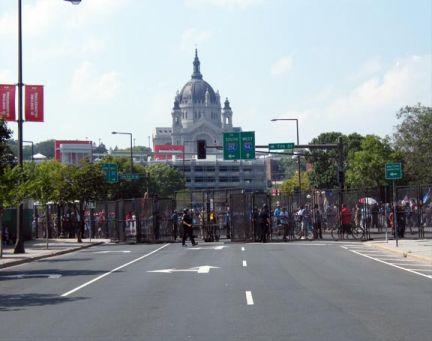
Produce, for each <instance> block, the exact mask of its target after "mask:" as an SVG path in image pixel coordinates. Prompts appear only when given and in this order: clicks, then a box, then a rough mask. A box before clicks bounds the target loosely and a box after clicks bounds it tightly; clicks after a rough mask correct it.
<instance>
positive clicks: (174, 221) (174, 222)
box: [171, 210, 178, 240]
mask: <svg viewBox="0 0 432 341" xmlns="http://www.w3.org/2000/svg"><path fill="white" fill-rule="evenodd" d="M171 222H172V226H173V237H174V240H176V239H177V234H178V214H177V211H176V210H174V211H173V213H172V215H171Z"/></svg>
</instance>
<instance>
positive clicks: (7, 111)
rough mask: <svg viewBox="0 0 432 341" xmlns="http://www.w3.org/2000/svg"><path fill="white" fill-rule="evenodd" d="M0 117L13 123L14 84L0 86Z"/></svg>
mask: <svg viewBox="0 0 432 341" xmlns="http://www.w3.org/2000/svg"><path fill="white" fill-rule="evenodd" d="M0 117H2V118H3V119H4V120H5V121H15V120H16V118H15V84H0Z"/></svg>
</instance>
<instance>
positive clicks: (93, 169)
mask: <svg viewBox="0 0 432 341" xmlns="http://www.w3.org/2000/svg"><path fill="white" fill-rule="evenodd" d="M68 169H69V172H70V174H69V175H68V176H67V182H68V183H69V185H70V186H71V187H70V189H71V193H70V197H71V198H72V197H73V198H75V200H78V202H79V203H78V207H77V209H78V214H79V215H80V219H79V231H78V233H77V239H78V242H79V243H80V242H82V236H83V234H84V223H85V222H84V220H85V210H86V209H87V205H88V203H89V202H91V201H95V200H101V199H105V198H106V196H107V190H108V185H107V183H106V181H105V174H104V172H103V171H102V168H101V165H99V164H92V163H89V162H88V161H87V160H83V161H82V162H81V163H80V165H79V167H73V166H71V167H69V168H68Z"/></svg>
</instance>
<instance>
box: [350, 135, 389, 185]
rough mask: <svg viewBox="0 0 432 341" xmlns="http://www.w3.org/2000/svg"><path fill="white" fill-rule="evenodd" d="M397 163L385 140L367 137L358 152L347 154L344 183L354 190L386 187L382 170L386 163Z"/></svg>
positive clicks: (371, 136)
mask: <svg viewBox="0 0 432 341" xmlns="http://www.w3.org/2000/svg"><path fill="white" fill-rule="evenodd" d="M395 161H398V154H397V153H395V152H394V151H393V149H392V148H391V146H390V142H389V140H388V139H387V138H384V139H382V138H380V137H378V136H375V135H367V136H366V137H365V138H364V139H363V141H362V142H361V145H360V150H357V151H355V150H351V151H350V152H349V153H348V159H347V170H346V182H347V184H348V185H350V186H352V187H355V188H368V187H377V186H382V185H386V184H387V183H386V180H385V175H384V168H385V164H386V163H387V162H395Z"/></svg>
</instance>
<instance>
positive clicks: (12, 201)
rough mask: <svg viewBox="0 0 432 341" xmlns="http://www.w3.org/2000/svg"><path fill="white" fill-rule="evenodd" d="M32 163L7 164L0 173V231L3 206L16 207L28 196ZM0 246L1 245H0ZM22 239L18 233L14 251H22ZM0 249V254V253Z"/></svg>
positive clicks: (1, 230)
mask: <svg viewBox="0 0 432 341" xmlns="http://www.w3.org/2000/svg"><path fill="white" fill-rule="evenodd" d="M33 168H34V165H32V164H24V166H23V167H20V166H14V167H11V166H8V167H6V168H4V169H3V171H2V173H1V174H0V233H2V232H3V226H2V224H1V223H2V215H3V211H4V209H5V208H8V207H17V206H18V205H19V204H21V202H22V201H23V200H24V199H25V198H28V197H29V196H30V183H31V174H33ZM0 248H1V246H0ZM24 252H25V250H24V240H23V239H22V237H21V236H20V235H19V234H18V235H17V241H16V245H15V253H24ZM1 253H2V252H1V251H0V255H1Z"/></svg>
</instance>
